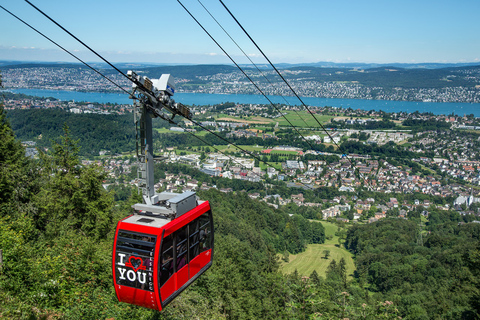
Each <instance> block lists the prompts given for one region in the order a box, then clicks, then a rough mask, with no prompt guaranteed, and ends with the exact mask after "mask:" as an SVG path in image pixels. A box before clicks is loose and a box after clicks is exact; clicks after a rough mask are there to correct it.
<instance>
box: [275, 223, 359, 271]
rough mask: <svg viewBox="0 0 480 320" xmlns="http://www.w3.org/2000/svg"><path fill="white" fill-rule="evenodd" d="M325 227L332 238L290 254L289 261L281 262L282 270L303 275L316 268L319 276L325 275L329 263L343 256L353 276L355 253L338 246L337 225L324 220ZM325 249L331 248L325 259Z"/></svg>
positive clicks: (326, 234)
mask: <svg viewBox="0 0 480 320" xmlns="http://www.w3.org/2000/svg"><path fill="white" fill-rule="evenodd" d="M322 225H323V227H324V228H325V237H328V236H329V235H331V236H332V238H331V239H330V240H328V239H325V243H324V244H309V245H308V246H307V249H306V250H305V252H302V253H299V254H290V256H289V262H284V261H283V260H281V262H280V270H281V271H282V272H283V273H292V272H294V271H295V270H297V272H298V273H299V274H300V275H302V276H309V275H310V274H311V273H312V272H313V270H316V271H317V273H318V275H319V276H322V277H325V274H326V271H327V268H328V265H329V264H330V263H331V262H332V260H334V259H335V261H337V263H338V262H339V261H340V259H341V258H344V259H345V262H346V263H347V274H348V276H349V277H352V275H353V272H354V271H355V264H354V262H353V255H352V254H351V253H350V252H348V251H347V250H346V249H345V248H343V247H338V237H337V236H335V232H336V231H337V229H338V227H337V225H335V224H333V223H330V222H324V221H322ZM325 250H330V256H329V257H328V259H325V254H324V251H325Z"/></svg>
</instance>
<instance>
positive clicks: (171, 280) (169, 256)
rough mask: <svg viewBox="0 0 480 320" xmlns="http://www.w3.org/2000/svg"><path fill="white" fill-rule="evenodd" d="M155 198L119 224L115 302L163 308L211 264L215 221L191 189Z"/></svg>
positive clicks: (116, 243)
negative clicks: (153, 201) (156, 199)
mask: <svg viewBox="0 0 480 320" xmlns="http://www.w3.org/2000/svg"><path fill="white" fill-rule="evenodd" d="M158 196H159V198H160V203H165V204H166V205H165V206H158V205H156V206H152V205H146V204H136V205H134V208H135V209H137V211H140V213H139V214H134V215H131V216H129V217H127V218H125V219H123V220H120V221H119V222H118V225H117V230H116V233H115V242H114V247H113V259H112V267H113V277H114V283H115V292H116V294H117V298H118V300H119V301H122V302H127V303H131V304H135V305H138V306H142V307H147V308H150V309H156V310H162V309H163V308H165V306H166V305H167V304H168V303H170V302H171V301H172V300H173V299H174V298H175V297H176V296H177V295H178V294H179V293H180V292H182V291H183V290H184V289H185V288H186V287H188V286H189V285H190V284H191V283H192V282H193V281H194V280H195V279H196V278H198V277H199V276H200V275H201V274H202V273H204V272H205V271H206V270H207V269H208V268H209V267H210V266H211V265H212V258H213V220H212V211H211V209H210V204H209V203H208V201H197V199H196V195H195V193H194V192H185V193H183V194H175V193H166V192H163V193H160V194H158ZM152 207H155V208H154V209H152ZM142 209H145V210H142ZM152 211H155V212H152Z"/></svg>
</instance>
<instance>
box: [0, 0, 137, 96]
mask: <svg viewBox="0 0 480 320" xmlns="http://www.w3.org/2000/svg"><path fill="white" fill-rule="evenodd" d="M0 8H2V9H3V10H4V11H5V12H7V13H9V14H10V15H11V16H12V17H14V18H16V19H17V20H18V21H20V22H22V23H23V24H25V25H26V26H27V27H29V28H30V29H32V30H33V31H35V32H37V33H38V34H39V35H41V36H42V37H44V38H45V39H47V40H48V41H50V42H51V43H53V44H54V45H56V46H57V47H59V48H60V49H62V50H63V51H65V52H66V53H68V54H69V55H70V56H72V57H73V58H75V59H76V60H78V61H80V62H81V63H83V64H84V65H85V66H87V67H88V68H90V69H91V70H93V71H95V72H96V73H97V74H99V75H100V76H102V77H103V78H104V79H106V80H108V81H110V83H112V84H113V85H115V86H116V87H118V88H119V89H121V90H122V91H124V92H126V93H127V94H128V95H130V92H128V91H127V90H126V89H125V88H123V87H122V86H120V85H119V84H117V83H116V82H114V81H113V80H111V79H110V78H108V77H107V76H105V75H104V74H102V73H101V72H100V71H98V70H97V69H95V68H93V67H92V66H90V65H89V64H88V63H86V62H84V61H83V60H82V59H80V58H79V57H77V56H76V55H74V54H73V53H71V52H70V51H68V50H67V49H65V48H64V47H62V46H61V45H59V44H58V43H56V42H55V41H53V40H52V39H50V38H49V37H48V36H46V35H45V34H43V33H42V32H40V31H39V30H37V29H36V28H34V27H33V26H31V25H30V24H28V23H27V22H26V21H24V20H22V19H21V18H19V17H18V16H16V15H15V14H13V13H12V12H10V11H9V10H7V9H6V8H4V7H3V6H1V5H0Z"/></svg>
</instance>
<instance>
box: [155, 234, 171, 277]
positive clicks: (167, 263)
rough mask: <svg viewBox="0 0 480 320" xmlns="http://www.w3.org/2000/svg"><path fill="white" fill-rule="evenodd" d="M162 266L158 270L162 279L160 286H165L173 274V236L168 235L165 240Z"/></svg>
mask: <svg viewBox="0 0 480 320" xmlns="http://www.w3.org/2000/svg"><path fill="white" fill-rule="evenodd" d="M160 250H161V255H160V258H161V266H160V268H159V270H158V272H159V278H160V286H163V284H164V283H165V282H167V280H168V279H169V278H170V277H171V276H172V274H173V235H171V234H170V235H168V236H166V237H165V238H163V243H162V246H161V249H160Z"/></svg>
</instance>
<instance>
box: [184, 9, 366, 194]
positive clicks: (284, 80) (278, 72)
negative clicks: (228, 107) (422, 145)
mask: <svg viewBox="0 0 480 320" xmlns="http://www.w3.org/2000/svg"><path fill="white" fill-rule="evenodd" d="M177 1H179V0H177ZM219 1H220V3H221V4H222V5H223V7H224V8H225V10H227V12H228V13H229V14H230V16H231V17H232V18H233V20H235V22H236V23H237V24H238V26H239V27H240V28H241V29H242V31H243V32H244V33H245V35H246V36H247V37H248V38H249V39H250V41H251V42H252V43H253V44H254V45H255V47H256V48H257V49H258V51H260V53H261V54H262V55H263V57H264V58H265V59H266V60H267V61H268V63H269V64H270V66H272V68H273V69H274V70H275V72H276V73H277V74H278V76H279V77H280V78H281V79H282V80H283V82H285V84H286V85H287V86H288V88H289V89H290V90H291V91H292V93H293V94H294V95H295V97H297V99H298V100H299V101H300V102H301V104H302V105H303V106H304V107H305V109H306V110H307V111H308V113H310V115H311V116H312V117H313V118H314V119H315V121H316V122H317V124H318V125H319V126H320V127H321V128H322V130H323V131H324V132H325V133H326V134H327V135H328V137H329V138H330V140H331V141H332V142H333V143H334V144H335V146H337V148H338V149H339V150H340V151H342V150H341V148H340V146H339V145H338V144H337V143H336V142H335V141H334V140H333V137H332V135H331V134H330V133H329V132H328V131H327V130H326V129H325V127H324V126H323V125H322V124H321V123H320V121H318V119H317V117H315V115H314V114H313V112H312V111H311V110H310V108H309V107H308V106H307V105H306V104H305V102H303V100H302V98H300V96H299V95H298V94H297V92H296V91H295V90H294V89H293V88H292V86H291V85H290V83H288V81H287V80H286V79H285V78H284V77H283V75H282V74H281V73H280V71H279V70H278V69H277V68H276V67H275V65H274V64H273V63H272V62H271V61H270V59H269V58H268V57H267V55H266V54H265V53H264V52H263V50H262V49H260V47H259V46H258V44H257V43H256V42H255V40H253V38H252V37H251V36H250V34H249V33H248V32H247V30H245V28H244V27H243V25H242V24H241V23H240V22H239V21H238V20H237V18H236V17H235V15H234V14H233V13H232V12H231V11H230V10H229V9H228V7H227V6H226V5H225V3H223V1H222V0H219ZM345 157H346V159H347V160H348V161H349V162H350V165H351V166H352V167H353V168H354V170H358V169H357V168H356V167H355V165H354V164H353V162H352V160H351V159H350V158H349V157H348V156H347V155H346V154H345ZM358 173H359V175H360V176H361V177H362V178H363V179H364V180H365V181H366V182H367V185H368V179H365V178H364V177H363V175H362V173H361V172H360V171H359V170H358Z"/></svg>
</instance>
